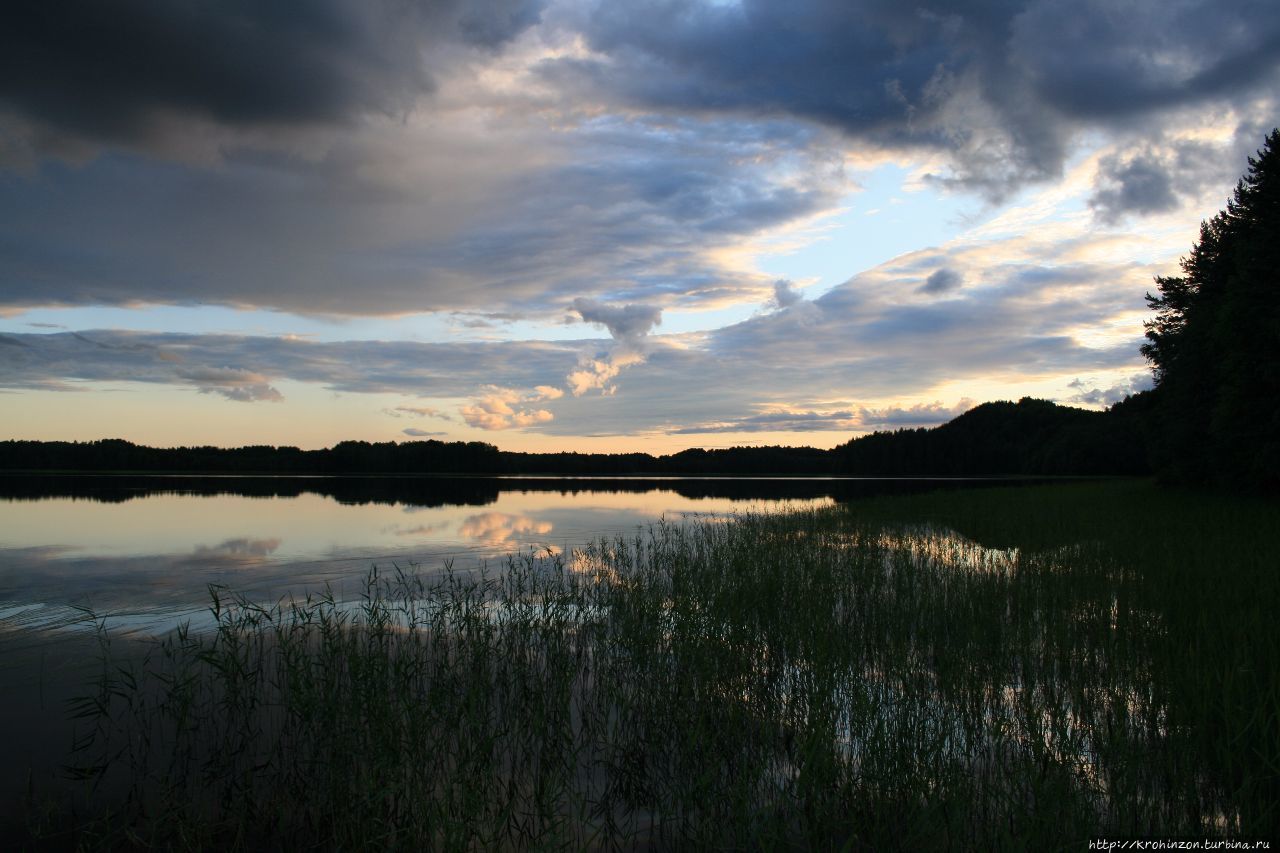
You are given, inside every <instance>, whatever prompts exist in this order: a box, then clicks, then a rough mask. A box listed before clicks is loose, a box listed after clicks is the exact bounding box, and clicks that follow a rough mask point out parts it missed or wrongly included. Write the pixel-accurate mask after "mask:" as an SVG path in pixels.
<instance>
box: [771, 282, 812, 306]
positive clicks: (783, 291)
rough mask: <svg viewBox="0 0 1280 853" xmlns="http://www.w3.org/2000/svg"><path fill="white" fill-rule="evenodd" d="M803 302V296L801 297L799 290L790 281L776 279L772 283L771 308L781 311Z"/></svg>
mask: <svg viewBox="0 0 1280 853" xmlns="http://www.w3.org/2000/svg"><path fill="white" fill-rule="evenodd" d="M803 301H804V296H802V295H801V293H800V290H799V288H797V287H796V286H795V285H794V284H792V283H791V282H790V281H787V280H786V279H778V280H777V281H775V282H774V283H773V299H772V300H771V304H772V305H773V307H775V308H777V309H779V310H781V309H783V308H790V307H791V306H792V305H795V304H796V303H798V302H803Z"/></svg>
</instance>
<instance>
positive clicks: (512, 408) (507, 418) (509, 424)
mask: <svg viewBox="0 0 1280 853" xmlns="http://www.w3.org/2000/svg"><path fill="white" fill-rule="evenodd" d="M551 390H553V391H556V392H558V393H557V394H556V396H560V394H563V392H560V391H559V389H558V388H556V389H551ZM545 399H548V397H547V395H545V394H543V393H542V392H540V391H534V392H533V393H531V394H522V393H521V392H519V391H516V390H515V389H513V388H502V387H500V386H497V385H488V386H485V387H484V388H483V389H481V395H480V396H479V397H477V398H475V399H474V400H472V401H471V403H470V404H468V405H466V406H463V407H461V408H460V409H459V410H458V411H459V413H460V414H461V415H462V420H463V421H465V422H466V424H467V426H471V427H475V428H477V429H483V430H504V429H522V428H524V427H530V426H535V425H537V424H544V423H547V422H548V421H551V420H553V419H554V418H555V416H554V415H553V414H552V413H551V412H549V411H547V410H546V409H533V408H525V407H523V406H522V405H521V404H523V403H536V402H540V401H542V400H545Z"/></svg>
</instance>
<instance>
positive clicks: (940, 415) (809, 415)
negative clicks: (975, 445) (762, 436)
mask: <svg viewBox="0 0 1280 853" xmlns="http://www.w3.org/2000/svg"><path fill="white" fill-rule="evenodd" d="M973 405H974V403H973V400H970V399H968V398H965V399H962V400H960V401H959V402H957V403H954V404H952V405H945V404H943V403H940V402H934V403H918V404H915V405H913V406H908V407H905V408H904V407H899V406H887V407H883V408H878V409H877V408H867V407H861V406H859V407H853V408H848V409H833V410H826V411H814V410H808V411H805V410H791V409H777V410H773V411H765V412H760V413H758V414H754V415H746V416H743V417H740V418H735V419H732V420H727V421H718V422H712V423H701V424H692V425H689V426H686V427H681V428H680V429H677V430H673V432H675V433H676V434H681V435H688V434H697V433H725V432H731V433H739V432H800V433H807V432H818V431H833V432H842V433H847V432H869V431H871V430H876V429H903V428H914V427H931V426H937V425H938V424H942V423H946V422H947V421H949V420H951V419H953V418H955V417H957V416H958V415H961V414H963V413H964V412H967V411H968V410H969V409H971V408H973Z"/></svg>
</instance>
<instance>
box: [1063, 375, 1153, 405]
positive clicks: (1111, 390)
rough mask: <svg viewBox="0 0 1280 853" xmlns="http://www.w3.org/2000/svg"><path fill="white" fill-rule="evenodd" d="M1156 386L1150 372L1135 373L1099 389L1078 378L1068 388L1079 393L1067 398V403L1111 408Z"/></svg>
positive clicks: (1068, 384)
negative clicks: (1126, 398)
mask: <svg viewBox="0 0 1280 853" xmlns="http://www.w3.org/2000/svg"><path fill="white" fill-rule="evenodd" d="M1154 384H1155V381H1154V379H1153V378H1152V375H1151V373H1150V372H1149V371H1148V372H1144V373H1135V374H1134V375H1132V376H1130V377H1128V378H1127V379H1123V380H1121V381H1119V382H1116V383H1113V384H1112V385H1111V386H1109V387H1107V388H1098V387H1096V386H1093V385H1092V384H1090V383H1088V382H1086V381H1084V380H1081V379H1078V378H1077V379H1073V380H1071V381H1070V382H1069V383H1067V386H1068V387H1070V388H1075V389H1076V391H1077V393H1075V394H1072V395H1071V396H1070V397H1068V398H1067V402H1068V403H1083V404H1085V405H1087V406H1111V405H1114V404H1116V403H1119V402H1120V401H1121V400H1123V399H1124V398H1125V397H1130V396H1132V395H1134V394H1137V393H1139V392H1141V391H1147V390H1150V389H1151V388H1152V386H1153V385H1154Z"/></svg>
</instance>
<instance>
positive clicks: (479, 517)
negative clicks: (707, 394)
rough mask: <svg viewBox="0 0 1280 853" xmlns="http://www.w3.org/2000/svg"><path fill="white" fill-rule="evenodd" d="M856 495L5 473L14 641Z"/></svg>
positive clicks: (823, 489)
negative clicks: (98, 620)
mask: <svg viewBox="0 0 1280 853" xmlns="http://www.w3.org/2000/svg"><path fill="white" fill-rule="evenodd" d="M893 482H894V481H887V484H888V485H887V486H886V487H889V488H893V487H894V486H893ZM916 487H917V488H918V487H919V486H918V485H917V486H916ZM849 488H850V486H849V485H848V482H847V481H843V482H842V481H835V480H822V479H811V480H727V479H707V480H652V479H650V480H612V479H559V478H506V479H498V478H466V479H462V478H397V477H383V478H373V477H338V478H331V477H289V478H280V477H177V476H175V477H165V476H143V477H124V476H118V477H113V476H96V477H95V476H66V477H56V476H47V477H35V478H28V477H0V632H4V633H5V634H12V632H14V631H19V632H22V631H31V630H36V629H50V628H68V627H71V626H73V625H74V624H76V623H77V620H79V622H80V624H81V625H83V624H84V623H83V611H82V610H81V609H80V608H86V607H87V608H91V609H92V610H93V611H94V612H96V613H98V614H99V615H101V616H103V617H105V618H106V619H107V620H108V624H109V625H110V626H111V627H113V628H116V629H121V628H124V629H130V630H135V631H142V632H144V633H153V632H158V631H163V630H167V629H168V628H170V627H173V626H174V625H175V624H177V623H179V622H181V621H187V620H192V619H195V620H196V621H197V622H198V621H200V615H201V613H202V611H203V610H204V608H205V607H207V605H208V603H209V597H208V587H209V586H210V585H221V586H227V587H230V588H232V589H235V590H237V591H240V592H244V593H246V594H249V595H251V596H253V597H255V598H257V599H259V600H262V601H273V600H276V599H278V598H280V597H281V596H285V595H289V594H292V595H299V596H301V595H305V594H306V593H307V592H308V591H312V590H316V589H319V588H321V587H323V586H324V585H326V584H328V585H331V586H332V587H333V588H334V589H335V591H336V592H337V593H338V594H339V595H343V594H345V593H347V592H351V594H354V593H355V591H356V590H357V589H358V588H359V586H360V583H361V581H362V579H363V578H364V576H365V574H366V573H367V572H368V571H369V569H370V567H371V566H373V565H379V566H381V567H383V568H386V569H390V568H391V567H393V566H400V567H406V568H407V567H412V568H414V569H416V570H427V571H431V570H434V569H438V568H440V567H442V566H444V565H446V564H448V565H451V566H452V567H453V568H454V569H455V570H462V571H467V570H474V569H478V568H482V567H485V566H490V565H496V564H497V563H499V562H500V561H501V560H502V559H503V558H504V557H505V555H506V554H509V553H511V552H520V551H527V550H536V551H539V552H551V553H561V552H569V551H571V550H572V549H573V547H574V546H575V545H581V544H585V543H587V542H590V541H592V540H595V539H599V538H602V537H603V538H611V537H614V536H617V535H619V534H631V533H634V532H635V531H636V530H637V529H639V528H643V527H645V526H647V525H648V524H650V523H652V522H654V521H657V520H658V519H661V518H666V519H669V520H680V519H683V518H686V517H689V516H708V515H710V516H723V515H728V514H731V513H733V512H736V511H741V510H743V509H747V508H751V509H760V510H765V511H770V510H774V509H777V508H779V507H782V506H820V505H824V504H829V503H831V502H832V501H833V500H835V496H836V495H837V494H843V493H845V492H847V491H848V490H849ZM863 488H864V489H865V488H868V487H867V486H863ZM481 507H483V510H482V511H477V510H478V509H480V508H481Z"/></svg>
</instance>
